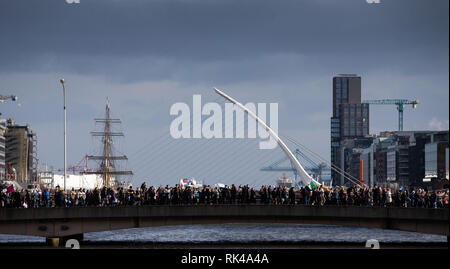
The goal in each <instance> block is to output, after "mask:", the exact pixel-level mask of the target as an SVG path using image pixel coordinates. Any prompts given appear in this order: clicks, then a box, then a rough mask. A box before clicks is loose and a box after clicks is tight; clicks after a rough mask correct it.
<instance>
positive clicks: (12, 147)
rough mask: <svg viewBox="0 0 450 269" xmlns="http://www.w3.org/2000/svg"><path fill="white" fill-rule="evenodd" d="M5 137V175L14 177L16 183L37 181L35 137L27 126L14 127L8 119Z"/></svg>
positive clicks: (12, 122) (12, 121)
mask: <svg viewBox="0 0 450 269" xmlns="http://www.w3.org/2000/svg"><path fill="white" fill-rule="evenodd" d="M4 137H5V164H6V166H7V169H6V170H7V171H6V175H7V176H9V177H11V176H12V175H13V172H12V171H8V170H10V169H11V170H15V173H14V176H15V179H14V180H16V181H17V182H19V183H23V182H28V181H35V180H36V179H37V161H38V160H37V137H36V134H35V133H34V132H33V131H32V130H31V128H30V126H29V125H26V126H21V125H16V124H15V123H14V120H11V119H8V120H7V125H6V131H5V134H4Z"/></svg>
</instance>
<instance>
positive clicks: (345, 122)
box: [331, 74, 369, 184]
mask: <svg viewBox="0 0 450 269" xmlns="http://www.w3.org/2000/svg"><path fill="white" fill-rule="evenodd" d="M368 134H369V105H368V104H361V77H360V76H358V75H354V74H341V75H337V76H335V77H333V116H332V117H331V163H332V164H333V165H335V166H336V167H339V168H340V169H344V168H343V167H342V166H341V165H342V163H343V162H345V161H344V160H342V151H343V149H341V146H342V141H343V140H345V139H354V138H363V137H365V136H367V135H368ZM331 177H332V179H333V182H335V183H336V184H343V182H342V180H343V177H341V176H340V175H339V174H338V173H336V172H335V171H332V173H331Z"/></svg>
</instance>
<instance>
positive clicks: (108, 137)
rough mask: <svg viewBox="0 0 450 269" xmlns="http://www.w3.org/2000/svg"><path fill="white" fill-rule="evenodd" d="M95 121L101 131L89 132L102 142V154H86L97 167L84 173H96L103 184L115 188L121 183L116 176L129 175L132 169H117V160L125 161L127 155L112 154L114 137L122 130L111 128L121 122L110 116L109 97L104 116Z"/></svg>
mask: <svg viewBox="0 0 450 269" xmlns="http://www.w3.org/2000/svg"><path fill="white" fill-rule="evenodd" d="M94 121H95V122H96V123H99V124H102V125H103V130H102V131H97V132H91V135H92V136H93V137H100V138H101V142H102V155H88V159H89V160H95V161H99V162H100V165H99V168H98V169H96V170H95V171H85V172H83V174H85V175H97V176H100V177H101V178H102V179H103V186H106V187H112V188H117V187H119V186H121V185H122V183H121V182H120V181H118V178H119V177H120V176H127V175H128V176H131V175H133V172H132V171H126V170H119V169H117V163H118V162H119V161H126V160H128V157H127V156H126V155H115V154H114V148H113V145H114V141H113V138H115V137H123V136H124V134H123V132H115V131H113V130H112V125H113V124H121V123H122V122H121V120H120V119H113V118H111V113H110V104H109V99H107V101H106V111H105V117H104V118H101V119H94Z"/></svg>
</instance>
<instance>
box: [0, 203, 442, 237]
mask: <svg viewBox="0 0 450 269" xmlns="http://www.w3.org/2000/svg"><path fill="white" fill-rule="evenodd" d="M448 221H449V210H448V208H446V209H426V208H385V207H358V206H322V207H316V206H304V205H260V204H256V205H197V206H186V205H183V206H173V205H161V206H139V207H137V206H118V207H73V208H27V209H25V208H18V209H12V208H2V209H0V233H1V234H21V235H34V236H43V237H47V238H71V237H74V238H76V237H77V236H78V237H80V235H82V234H83V233H87V232H98V231H107V230H115V229H126V228H139V227H149V226H163V225H186V224H221V223H244V222H246V223H298V224H324V225H343V226H359V227H373V228H382V229H394V230H403V231H412V232H420V233H429V234H440V235H447V236H448V235H449V222H448ZM81 238H82V236H81Z"/></svg>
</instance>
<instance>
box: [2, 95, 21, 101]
mask: <svg viewBox="0 0 450 269" xmlns="http://www.w3.org/2000/svg"><path fill="white" fill-rule="evenodd" d="M7 100H11V101H17V96H15V95H0V103H3V102H5V101H7Z"/></svg>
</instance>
